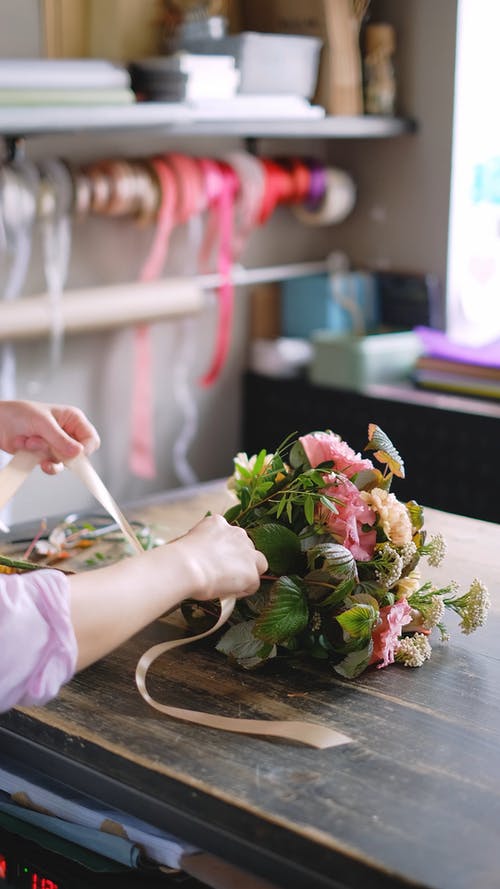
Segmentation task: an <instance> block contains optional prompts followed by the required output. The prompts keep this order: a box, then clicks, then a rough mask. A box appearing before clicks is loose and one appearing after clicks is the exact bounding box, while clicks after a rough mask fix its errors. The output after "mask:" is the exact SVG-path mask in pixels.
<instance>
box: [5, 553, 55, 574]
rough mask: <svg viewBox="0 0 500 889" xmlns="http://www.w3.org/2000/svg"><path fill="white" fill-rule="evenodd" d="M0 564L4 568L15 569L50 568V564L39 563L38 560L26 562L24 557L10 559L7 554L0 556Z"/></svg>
mask: <svg viewBox="0 0 500 889" xmlns="http://www.w3.org/2000/svg"><path fill="white" fill-rule="evenodd" d="M0 565H4V566H5V568H14V569H15V570H16V571H38V570H39V569H40V568H50V567H51V566H50V565H40V564H39V563H38V562H28V561H27V560H26V559H11V558H9V556H0Z"/></svg>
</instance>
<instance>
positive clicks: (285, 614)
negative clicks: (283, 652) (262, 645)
mask: <svg viewBox="0 0 500 889" xmlns="http://www.w3.org/2000/svg"><path fill="white" fill-rule="evenodd" d="M308 620H309V608H308V604H307V596H306V588H305V584H304V582H303V581H302V580H301V579H300V577H296V576H292V577H287V576H283V577H280V578H279V580H277V581H276V583H274V584H273V586H272V589H271V597H270V601H269V603H268V605H267V606H266V607H265V608H264V610H263V612H262V614H261V615H260V616H259V617H258V618H257V620H256V622H255V628H254V634H255V636H257V638H258V639H262V640H263V641H264V642H271V643H277V642H283V641H285V640H287V639H291V638H292V637H293V636H296V635H297V634H298V633H300V632H301V631H302V630H303V629H305V627H306V626H307V623H308Z"/></svg>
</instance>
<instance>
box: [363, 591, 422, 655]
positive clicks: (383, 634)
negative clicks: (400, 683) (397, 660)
mask: <svg viewBox="0 0 500 889" xmlns="http://www.w3.org/2000/svg"><path fill="white" fill-rule="evenodd" d="M411 618H412V610H411V608H410V606H409V605H408V602H407V601H406V599H398V601H397V602H395V603H394V605H385V606H384V607H383V608H381V609H380V623H379V624H377V626H376V627H375V629H374V631H373V633H372V639H373V654H372V656H371V660H370V663H371V664H375V663H376V662H377V661H382V663H380V664H379V665H378V667H379V669H380V667H387V665H388V664H393V663H394V651H395V649H396V648H397V645H398V642H399V637H400V635H401V630H402V628H403V627H404V626H405V625H406V624H409V623H410V621H411Z"/></svg>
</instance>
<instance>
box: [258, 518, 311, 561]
mask: <svg viewBox="0 0 500 889" xmlns="http://www.w3.org/2000/svg"><path fill="white" fill-rule="evenodd" d="M248 534H249V536H250V537H251V538H252V540H253V542H254V544H255V546H256V548H257V549H258V550H260V551H261V553H264V555H265V557H266V559H267V561H268V563H269V571H270V572H271V573H272V574H294V573H295V572H297V571H300V569H301V568H302V566H303V563H304V561H305V558H304V555H303V553H302V550H301V548H300V540H299V538H298V536H297V534H294V532H293V531H291V530H290V528H286V527H284V525H278V524H276V522H267V523H266V524H265V525H259V526H258V527H257V528H251V529H249V531H248Z"/></svg>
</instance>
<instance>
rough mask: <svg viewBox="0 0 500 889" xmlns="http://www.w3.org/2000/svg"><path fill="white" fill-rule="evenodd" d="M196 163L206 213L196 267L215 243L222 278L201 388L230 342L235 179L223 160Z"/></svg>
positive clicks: (218, 365)
mask: <svg viewBox="0 0 500 889" xmlns="http://www.w3.org/2000/svg"><path fill="white" fill-rule="evenodd" d="M199 163H200V166H201V169H202V172H203V175H204V180H205V194H206V196H207V203H208V207H209V210H210V217H209V220H208V225H207V230H206V237H205V240H204V243H203V245H202V249H201V251H200V265H201V267H202V268H206V267H208V266H209V265H210V259H211V255H212V252H213V250H214V248H215V246H216V243H217V242H218V256H217V271H218V272H219V274H220V276H221V278H222V283H221V285H220V287H219V290H218V300H219V319H218V325H217V335H216V341H215V347H214V352H213V356H212V361H211V364H210V367H209V369H208V370H207V371H206V373H205V374H204V375H203V377H202V378H201V380H200V383H201V385H202V386H211V385H212V384H213V383H215V381H216V380H217V379H218V378H219V375H220V373H221V370H222V368H223V366H224V363H225V361H226V358H227V353H228V351H229V344H230V341H231V327H232V320H233V308H234V286H233V282H232V280H231V267H232V255H233V221H234V202H235V197H236V194H237V191H238V186H239V180H238V177H237V175H236V173H235V171H234V170H233V168H232V167H231V166H230V165H229V164H227V163H225V162H224V161H213V160H208V159H207V158H202V159H201V160H200V162H199Z"/></svg>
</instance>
